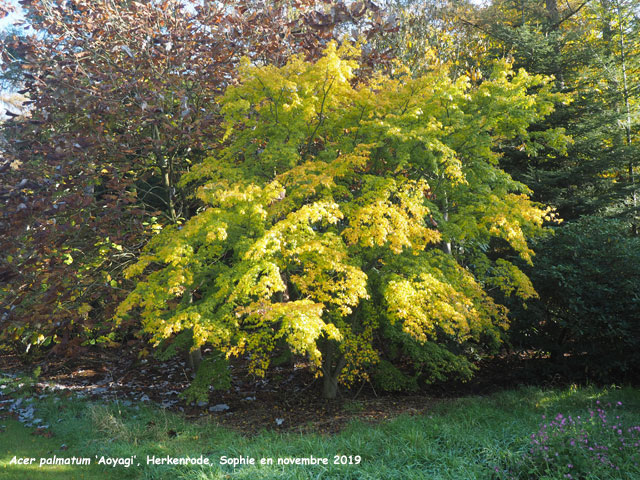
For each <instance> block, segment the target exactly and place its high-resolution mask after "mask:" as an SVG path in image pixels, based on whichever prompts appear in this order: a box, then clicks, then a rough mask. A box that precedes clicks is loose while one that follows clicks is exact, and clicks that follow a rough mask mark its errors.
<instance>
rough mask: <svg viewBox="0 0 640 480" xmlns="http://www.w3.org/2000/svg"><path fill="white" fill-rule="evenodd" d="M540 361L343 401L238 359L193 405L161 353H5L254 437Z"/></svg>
mask: <svg viewBox="0 0 640 480" xmlns="http://www.w3.org/2000/svg"><path fill="white" fill-rule="evenodd" d="M532 361H535V359H532V358H525V357H523V356H511V357H496V358H494V359H492V360H490V361H487V362H485V363H484V364H482V365H480V367H481V368H480V370H479V374H478V375H477V376H476V377H475V379H474V380H473V381H472V382H469V383H455V382H450V383H446V384H439V385H432V386H430V387H429V389H428V390H426V391H424V392H421V393H420V394H417V395H416V394H411V395H408V394H404V395H400V394H382V392H376V391H375V389H374V388H373V386H372V385H371V384H369V383H365V384H363V385H358V386H356V388H354V389H353V390H352V391H345V392H342V393H341V395H340V397H339V398H338V399H336V400H325V399H322V398H321V395H320V383H321V382H320V380H319V379H316V378H314V376H313V374H312V373H310V372H309V371H308V369H306V368H304V366H302V365H289V366H287V367H275V368H272V369H271V370H270V371H269V373H268V374H267V376H266V377H265V378H256V377H254V376H252V375H250V374H248V373H247V370H246V368H245V366H244V365H243V364H242V362H235V363H233V364H232V365H231V368H232V388H231V389H230V390H228V391H215V390H211V391H210V394H209V401H208V402H201V403H199V404H194V403H186V402H185V401H184V400H183V399H182V398H181V397H180V393H181V392H182V391H183V390H184V389H185V388H187V386H188V385H189V383H190V381H191V374H190V372H189V371H188V369H187V368H186V366H185V364H184V362H182V361H180V360H179V359H172V360H169V361H159V360H157V359H155V358H153V356H148V357H146V358H143V359H139V358H138V351H137V350H136V346H132V347H127V348H125V349H123V348H121V349H118V350H117V351H115V350H109V349H100V348H87V349H86V350H84V351H83V353H82V354H81V355H78V356H76V357H75V358H71V359H68V358H67V359H63V358H49V359H47V361H46V362H41V363H39V364H31V365H25V364H23V363H22V362H21V361H20V359H19V358H18V357H16V356H11V355H0V370H1V371H3V372H25V371H33V369H35V368H36V367H38V366H39V367H40V368H41V373H40V376H39V377H38V379H39V382H38V384H37V388H38V389H39V390H41V391H42V392H44V391H49V392H50V391H51V390H54V391H59V393H61V394H63V395H64V394H66V395H72V394H75V395H77V396H80V397H86V398H93V399H103V400H118V401H120V402H123V403H124V404H125V405H126V404H129V403H134V402H150V403H155V404H157V405H158V406H160V407H161V408H166V409H168V410H172V411H179V412H182V413H183V414H184V415H186V416H187V417H189V418H201V417H211V419H212V420H214V421H216V422H217V423H219V424H221V425H224V426H227V427H230V428H232V429H234V430H237V431H240V432H243V433H247V434H251V433H256V432H259V431H261V430H263V429H267V430H272V429H273V430H287V431H299V432H316V433H335V432H337V431H339V430H341V429H342V428H343V427H344V426H345V425H346V424H347V423H349V422H350V421H351V420H354V419H360V420H363V421H369V422H378V421H381V420H384V419H388V418H393V417H397V416H399V415H402V414H405V415H407V414H408V415H419V414H425V413H427V412H429V411H430V410H431V409H432V408H433V407H434V405H435V404H436V403H438V402H441V401H442V400H443V399H446V398H451V397H459V396H463V395H473V394H475V395H486V394H489V393H492V392H494V391H496V390H500V389H504V388H514V387H515V386H517V385H518V384H526V383H538V384H539V383H540V381H539V380H540V378H539V376H537V375H534V377H531V371H532V366H531V362H532ZM534 370H535V369H534ZM530 377H531V378H530ZM530 380H535V382H531V381H530ZM545 383H546V384H548V385H552V386H553V385H554V383H556V384H559V383H562V379H560V378H559V377H557V376H555V377H553V376H549V377H548V378H547V379H546V381H545ZM555 386H557V385H555Z"/></svg>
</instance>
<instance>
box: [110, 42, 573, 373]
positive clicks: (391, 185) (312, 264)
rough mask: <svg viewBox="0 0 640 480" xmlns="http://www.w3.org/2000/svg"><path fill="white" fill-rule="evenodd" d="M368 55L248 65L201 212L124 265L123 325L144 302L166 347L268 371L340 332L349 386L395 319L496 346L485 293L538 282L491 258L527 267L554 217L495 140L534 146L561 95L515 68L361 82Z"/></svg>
mask: <svg viewBox="0 0 640 480" xmlns="http://www.w3.org/2000/svg"><path fill="white" fill-rule="evenodd" d="M357 53H358V52H357V50H355V49H354V47H352V46H350V45H348V44H345V45H343V46H342V47H337V46H336V45H334V44H331V45H330V46H329V47H328V49H327V50H326V52H325V56H324V57H322V58H321V59H320V60H318V61H317V62H315V63H312V62H306V61H303V60H302V58H298V57H296V58H294V59H292V60H291V61H290V62H289V63H288V64H287V65H286V66H284V67H282V68H276V67H275V66H256V65H254V64H251V63H250V62H248V61H247V62H245V63H244V64H243V67H242V70H241V75H240V78H241V82H240V83H239V84H238V85H236V86H234V87H232V88H230V89H228V90H227V92H226V94H225V96H224V97H223V99H222V100H221V105H222V112H223V113H224V115H225V119H224V125H225V130H226V140H225V142H226V143H225V146H224V148H222V149H221V151H220V152H219V153H218V154H217V155H213V156H211V157H208V158H207V159H205V160H204V161H203V163H202V164H201V165H198V166H196V167H195V168H194V169H193V170H192V171H191V172H190V173H189V174H187V175H186V176H185V178H183V182H191V183H199V184H200V187H199V189H198V193H197V195H198V197H199V198H200V199H201V200H202V201H203V202H204V203H205V204H206V208H205V209H203V210H202V211H201V212H200V213H199V214H197V215H196V216H194V217H193V218H192V219H190V220H189V221H187V222H186V223H184V225H181V226H180V227H172V228H169V229H165V230H164V231H163V232H162V233H160V234H159V235H158V236H156V237H155V238H154V239H153V240H152V241H151V242H150V244H149V245H148V246H147V248H146V252H145V255H143V256H142V257H141V260H140V262H139V263H138V265H134V266H132V267H130V268H129V270H128V272H129V274H131V275H137V276H141V277H143V278H142V280H141V281H140V282H139V283H138V285H137V287H136V289H135V290H134V291H133V292H132V293H131V295H130V296H129V298H128V299H127V300H126V301H125V302H124V303H123V304H122V305H121V306H120V309H119V313H118V315H119V317H120V318H123V317H125V316H126V315H130V314H132V313H133V312H134V311H136V310H137V309H139V312H140V314H141V315H142V317H143V321H144V326H145V330H146V331H147V332H148V333H149V334H151V335H152V336H153V339H154V340H155V341H160V340H162V339H163V338H166V337H169V336H170V335H173V334H174V333H176V332H179V331H181V330H184V329H187V328H191V329H193V331H194V341H195V343H196V344H198V345H199V344H201V343H202V342H210V343H212V344H213V345H215V347H216V348H218V349H220V350H221V351H223V352H224V353H225V354H226V355H228V356H230V355H240V354H246V355H248V358H249V361H250V367H251V368H252V370H253V371H254V372H255V373H258V374H263V373H264V372H265V370H266V368H267V367H268V365H269V358H270V356H271V354H272V353H273V352H274V350H275V349H276V345H277V344H278V342H281V341H284V342H285V343H286V344H287V345H288V346H289V348H290V349H291V350H292V351H293V352H294V353H297V354H304V355H306V356H307V358H308V359H309V360H310V362H311V365H312V366H314V367H315V368H320V367H321V366H322V369H323V371H324V372H325V375H327V374H328V373H327V372H329V371H331V369H330V368H327V365H323V364H322V362H323V360H326V352H324V351H323V349H330V348H329V346H331V345H334V343H333V342H335V344H337V346H338V349H339V351H338V356H337V357H329V358H333V361H334V363H335V364H336V365H337V366H338V372H337V374H338V375H339V376H340V377H341V379H342V381H344V382H346V383H351V382H353V381H355V379H357V378H360V377H363V376H366V375H367V369H368V368H369V367H370V366H371V365H372V364H375V363H376V362H377V361H378V360H379V358H380V350H379V347H378V346H377V345H376V336H377V335H379V334H380V332H381V331H383V330H384V329H383V328H382V327H383V326H384V325H395V324H399V325H401V331H402V332H403V333H402V335H406V336H407V337H408V338H411V340H412V341H414V342H416V345H420V344H422V345H424V344H425V343H428V342H438V343H440V342H442V344H443V345H445V344H449V345H451V344H453V345H458V346H463V345H466V344H467V343H469V342H480V339H481V337H490V338H493V339H494V340H496V341H497V339H498V338H499V331H500V330H501V329H502V328H504V327H506V310H505V308H504V307H502V306H500V305H498V304H497V303H496V302H495V301H494V299H493V298H492V297H491V296H490V295H489V293H488V289H487V287H488V286H493V285H494V284H500V285H504V288H503V290H504V291H505V293H507V294H516V295H520V296H522V297H525V298H527V297H531V296H533V295H535V292H533V289H532V288H531V285H530V283H529V282H528V280H527V278H526V276H524V274H523V273H522V272H521V271H520V270H518V269H517V268H516V267H514V266H513V265H512V264H511V263H509V262H508V261H506V260H505V259H503V258H500V256H501V255H500V253H498V254H496V255H494V256H493V258H494V259H493V260H489V257H488V256H486V255H484V256H483V254H481V253H479V252H481V251H482V249H483V248H485V246H486V245H487V244H488V243H490V242H492V241H503V242H504V245H506V247H503V253H510V254H514V253H515V254H519V255H520V256H521V257H523V258H525V259H527V260H530V259H531V255H532V252H531V250H530V248H529V246H528V243H527V241H528V238H530V237H531V236H535V235H538V234H540V233H541V232H542V223H543V220H544V219H545V217H549V215H550V212H549V211H548V209H546V208H544V207H543V206H541V205H537V204H534V203H532V202H531V201H530V200H529V197H528V196H527V195H528V193H529V191H528V189H527V188H526V186H524V185H523V184H521V183H519V182H516V181H514V180H513V179H512V178H511V177H510V176H509V175H508V174H506V173H505V172H504V171H502V170H500V169H499V168H498V167H497V159H498V154H497V153H495V149H496V145H497V144H498V143H499V142H500V141H502V140H504V139H512V138H516V137H518V138H519V139H520V140H521V141H522V142H524V143H527V142H529V140H530V137H529V133H528V126H529V125H530V123H532V122H534V121H536V120H537V119H540V118H542V117H544V116H545V115H546V114H548V113H549V112H550V111H551V109H552V104H553V101H554V99H555V98H556V97H554V96H553V95H552V94H551V93H549V91H548V89H547V88H546V86H545V85H546V83H547V79H544V78H543V77H540V76H530V75H528V74H526V73H525V72H523V71H521V72H519V73H517V74H516V73H514V72H513V71H511V70H510V68H509V65H508V64H507V63H504V62H503V63H498V64H496V67H495V72H494V75H493V76H492V77H491V78H490V79H489V80H487V81H486V82H484V83H483V85H482V86H481V87H479V88H476V87H473V86H472V85H471V83H470V82H469V81H468V79H466V78H463V77H460V78H459V79H457V80H455V81H452V80H451V79H450V78H449V76H448V75H447V72H446V71H443V72H432V73H428V74H425V75H424V76H422V77H418V78H412V77H411V76H410V75H407V74H406V70H403V69H402V68H399V70H398V71H399V72H403V71H404V72H405V73H399V74H398V75H396V76H393V77H387V76H384V75H377V76H375V78H372V79H370V81H369V82H362V81H361V82H355V81H354V72H355V70H356V69H357V68H358V63H357V62H356V60H355V58H356V57H357ZM534 89H536V90H537V93H535V94H534V93H532V92H533V90H534ZM550 135H551V134H550ZM559 143H561V142H560V141H559ZM447 243H448V244H449V245H451V244H453V245H454V248H453V249H452V251H451V253H445V250H446V248H445V246H446V244H447ZM485 250H486V248H485ZM472 258H476V259H481V260H482V261H480V260H478V261H477V262H476V265H474V264H472V263H469V262H470V260H471V259H472ZM331 348H332V347H331ZM416 348H417V347H416ZM443 348H445V347H443ZM343 366H344V367H346V368H345V369H344V371H342V367H343ZM465 368H468V367H465Z"/></svg>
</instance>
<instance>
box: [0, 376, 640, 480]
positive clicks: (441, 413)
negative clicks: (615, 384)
mask: <svg viewBox="0 0 640 480" xmlns="http://www.w3.org/2000/svg"><path fill="white" fill-rule="evenodd" d="M597 400H600V401H601V402H612V403H615V402H618V401H621V402H623V404H624V409H623V416H624V420H625V421H626V422H627V423H628V424H629V425H640V390H637V389H632V388H623V389H617V388H611V389H604V390H603V389H594V388H571V389H564V390H542V389H539V388H524V389H519V390H516V391H506V392H502V393H498V394H495V395H492V396H490V397H473V398H462V399H458V400H451V401H443V402H442V403H440V404H439V405H438V406H437V407H436V408H435V410H434V411H433V412H432V413H430V414H429V415H425V416H412V417H409V416H403V417H399V418H397V419H395V420H390V421H388V422H385V423H380V424H376V425H372V424H368V423H364V422H354V423H352V424H350V425H349V427H348V428H347V429H346V430H344V431H343V432H341V433H339V434H337V435H334V436H320V435H309V434H296V433H281V432H270V431H262V432H258V433H257V434H256V435H255V436H252V437H247V436H243V435H240V434H238V433H234V432H231V431H228V430H226V429H224V428H221V427H218V426H216V425H214V424H212V423H211V422H209V421H198V422H190V421H186V420H185V419H183V418H182V417H180V416H178V415H174V414H170V413H166V412H164V411H162V410H158V409H154V408H151V407H145V406H139V407H127V408H125V407H122V406H120V405H118V404H99V403H93V402H88V401H81V400H69V399H58V400H55V399H52V398H49V399H46V400H42V401H39V403H38V405H39V410H38V415H39V416H43V417H44V418H45V419H46V421H47V422H49V423H50V424H51V425H52V427H51V428H52V430H53V432H54V434H55V436H54V437H53V438H51V439H45V438H42V437H33V436H31V435H29V433H28V431H26V430H25V429H24V428H22V427H20V426H19V425H17V424H16V423H15V422H8V421H2V422H1V423H7V422H8V425H7V430H6V431H5V432H4V433H0V442H1V443H0V445H1V447H2V448H1V450H0V451H1V452H5V453H3V454H0V478H16V479H18V478H20V479H22V478H53V479H55V478H65V479H67V478H97V476H96V473H98V474H101V475H100V476H101V477H103V478H104V477H105V476H106V478H110V479H111V478H117V479H119V478H122V479H127V478H136V479H138V478H140V479H166V478H171V479H174V478H176V479H189V480H213V479H246V480H259V479H287V480H288V479H341V480H342V479H345V480H346V479H358V480H360V479H362V480H364V479H372V480H374V479H375V480H378V479H389V480H393V479H409V480H417V479H452V480H453V479H455V480H460V479H463V480H464V479H494V478H496V477H495V474H494V470H493V469H494V467H495V466H504V465H514V464H517V462H518V460H519V459H520V458H521V457H522V454H523V453H524V452H525V451H526V450H527V449H528V448H529V440H530V435H531V434H532V433H533V432H536V431H537V428H538V425H539V423H540V422H541V416H542V415H543V414H544V415H547V416H551V415H555V414H557V413H558V412H562V413H563V414H573V415H579V414H584V412H586V411H587V410H588V409H589V407H592V406H593V405H595V402H596V401H597ZM62 443H65V444H67V445H68V450H65V451H64V452H61V451H60V450H59V448H60V445H61V444H62ZM56 449H58V450H56ZM54 453H55V454H56V455H58V456H86V457H92V458H93V459H94V460H93V462H94V465H92V466H91V467H55V468H54V467H50V468H48V469H47V470H46V471H45V470H42V471H40V470H39V469H38V467H31V468H30V469H28V470H26V469H27V467H16V466H9V465H8V462H9V461H10V459H11V458H12V457H13V456H14V455H18V456H25V457H36V458H39V457H43V456H51V455H52V454H54ZM148 455H156V456H158V457H162V456H166V455H169V456H170V457H182V456H189V457H199V456H200V455H202V456H204V457H206V458H209V459H210V461H211V465H209V466H167V465H147V462H146V458H147V456H148ZM335 455H346V456H347V459H348V456H349V455H351V456H353V457H355V456H356V455H358V456H360V457H361V461H360V463H359V464H358V465H355V464H352V465H339V464H338V465H336V464H334V462H333V461H334V456H335ZM96 456H97V457H96ZM100 456H105V457H121V458H130V457H132V456H135V459H134V460H135V463H136V465H134V466H131V467H130V468H124V467H122V466H117V467H115V468H114V467H105V466H102V465H96V464H95V462H96V461H97V459H96V458H100ZM223 456H226V457H245V458H246V457H249V458H254V459H255V461H256V465H247V466H241V467H237V468H235V469H234V468H232V467H231V466H229V465H220V459H221V458H222V457H223ZM310 456H314V457H322V458H327V459H328V461H329V465H326V466H325V465H316V466H304V465H297V466H296V465H287V466H283V465H277V464H276V462H277V459H278V458H285V457H291V458H305V457H310ZM261 458H272V459H273V460H274V465H260V459H261ZM137 463H139V464H140V465H139V466H138V465H137ZM25 473H26V475H25ZM39 473H43V475H42V476H41V477H38V476H37V475H38V474H39ZM45 473H46V477H45V475H44V474H45ZM56 475H57V476H56ZM74 475H75V477H74ZM83 475H84V477H83ZM638 475H639V476H638V477H633V476H628V477H624V478H640V470H638ZM548 478H555V477H553V476H550V477H548ZM614 478H615V479H619V478H623V477H620V476H618V477H616V476H612V477H611V479H614Z"/></svg>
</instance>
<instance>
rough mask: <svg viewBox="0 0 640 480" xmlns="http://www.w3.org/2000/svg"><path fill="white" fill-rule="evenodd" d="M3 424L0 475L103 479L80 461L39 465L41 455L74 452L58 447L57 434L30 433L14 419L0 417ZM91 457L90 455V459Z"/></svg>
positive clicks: (7, 479) (6, 478)
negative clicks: (76, 462)
mask: <svg viewBox="0 0 640 480" xmlns="http://www.w3.org/2000/svg"><path fill="white" fill-rule="evenodd" d="M0 422H1V423H2V425H4V426H5V427H6V428H4V429H3V430H2V431H1V432H0V452H3V454H2V455H1V456H0V478H1V479H3V480H13V479H15V480H25V479H29V480H39V479H43V480H44V479H47V480H74V479H88V480H91V479H104V473H100V472H99V471H98V470H97V469H96V468H95V467H92V466H83V465H46V464H45V465H42V466H40V461H41V459H53V458H54V456H55V457H56V458H71V457H74V456H76V455H74V453H73V452H72V451H71V450H65V451H63V450H61V448H60V447H61V446H62V443H63V442H62V441H61V440H60V439H58V438H55V437H53V438H45V437H43V436H41V435H32V434H31V431H32V429H28V428H26V427H24V426H23V425H22V424H20V423H19V422H18V421H16V420H11V419H3V420H1V421H0ZM14 457H15V458H16V460H22V461H23V462H24V459H25V458H26V459H33V460H31V462H29V461H28V460H27V462H28V464H18V463H17V462H15V461H14V462H13V463H12V460H13V459H14ZM91 460H93V459H91Z"/></svg>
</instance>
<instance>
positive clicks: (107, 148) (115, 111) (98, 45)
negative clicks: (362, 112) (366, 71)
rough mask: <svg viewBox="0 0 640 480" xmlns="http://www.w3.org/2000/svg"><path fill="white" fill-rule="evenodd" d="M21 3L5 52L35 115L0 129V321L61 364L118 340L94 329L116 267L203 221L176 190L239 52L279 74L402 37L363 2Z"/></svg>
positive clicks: (210, 124) (209, 145) (15, 338)
mask: <svg viewBox="0 0 640 480" xmlns="http://www.w3.org/2000/svg"><path fill="white" fill-rule="evenodd" d="M20 3H21V4H22V7H23V9H24V10H25V13H26V19H27V20H26V23H27V24H28V25H30V26H31V28H30V29H29V30H27V34H25V35H24V36H15V35H14V36H10V37H9V38H7V40H6V42H5V44H4V45H3V48H2V56H3V65H4V66H9V65H11V66H14V67H15V66H16V64H18V65H19V66H20V67H21V69H22V71H23V78H24V84H23V85H22V87H21V90H20V93H22V94H24V95H25V96H26V98H27V99H28V100H27V102H26V105H25V107H26V108H27V109H28V112H27V113H26V115H25V116H23V117H20V118H15V119H12V120H10V121H9V122H6V124H5V125H4V126H3V136H4V138H5V139H7V140H8V141H7V142H5V144H4V146H3V150H4V152H3V154H2V155H3V156H2V165H0V169H1V170H2V174H3V178H2V183H1V184H0V196H2V198H3V202H4V203H5V207H6V208H5V209H4V211H3V213H2V218H1V219H0V222H1V224H0V230H2V240H1V242H2V253H0V259H1V260H0V261H1V264H0V282H2V283H0V288H1V290H0V294H1V296H0V299H1V301H2V303H3V309H2V313H1V315H2V317H1V320H0V321H2V331H3V335H4V339H5V341H8V342H13V343H14V345H15V346H17V347H19V348H20V349H22V350H23V351H24V349H27V350H29V348H31V346H33V345H39V346H46V345H49V344H55V350H57V351H58V352H60V353H67V354H73V353H76V352H77V351H78V347H79V346H80V344H81V343H82V342H86V341H91V342H94V341H102V342H106V343H110V342H113V341H114V339H116V337H114V336H113V335H110V336H109V335H108V336H105V335H103V333H105V332H106V330H105V328H103V327H104V326H101V325H100V324H99V322H100V321H102V320H104V319H106V318H109V317H110V316H111V313H112V308H113V305H115V304H117V300H118V299H120V298H122V295H123V294H126V292H127V288H128V286H127V285H126V284H125V283H123V280H122V277H121V275H120V272H121V270H122V269H123V268H124V267H126V265H127V264H129V263H130V262H132V261H134V260H135V258H136V256H137V252H138V250H139V248H140V247H141V246H142V245H144V243H145V242H146V239H147V238H148V236H149V235H150V234H151V233H152V232H154V231H156V230H159V229H161V228H162V227H163V225H166V224H176V223H180V222H182V221H184V220H185V219H188V218H189V217H190V216H191V215H193V214H194V213H195V209H196V208H197V204H193V202H191V201H189V200H188V195H187V193H188V192H185V191H184V190H183V189H181V188H180V187H178V186H177V185H176V181H177V179H178V178H179V177H180V176H181V175H182V174H183V173H184V172H186V171H188V170H189V169H190V166H191V165H192V164H194V163H198V162H199V161H200V159H202V158H204V157H205V156H208V155H210V154H211V152H212V151H215V150H216V149H218V148H219V147H220V145H221V135H219V131H218V124H219V118H220V117H219V108H218V105H217V103H216V98H217V96H218V95H219V94H221V93H222V91H223V90H224V89H225V87H226V86H228V85H230V84H233V83H234V81H235V77H236V67H237V65H238V62H239V60H240V59H241V58H242V57H243V56H247V57H249V58H250V59H251V61H252V62H254V63H256V64H266V63H270V64H276V65H282V64H284V62H285V61H286V60H287V59H288V58H290V56H291V55H292V54H294V53H302V54H303V55H305V56H306V57H307V58H309V59H311V58H314V57H317V56H318V55H319V53H320V52H321V51H322V49H323V47H324V45H325V44H326V43H327V41H328V40H330V39H332V38H334V37H336V36H338V35H342V34H344V33H347V32H355V33H357V34H361V33H362V34H365V35H374V34H376V32H380V31H384V30H385V29H387V30H388V29H392V28H394V25H393V24H392V23H390V22H387V21H386V20H385V19H384V18H383V17H382V14H381V12H380V10H379V8H378V7H377V6H376V5H375V4H373V3H372V2H369V1H364V2H352V3H350V4H349V5H346V4H344V3H342V2H334V3H332V4H331V5H326V4H325V2H320V1H315V0H306V1H288V2H275V3H268V2H267V3H260V2H252V1H241V2H230V1H223V2H205V4H204V5H198V4H197V2H191V4H190V5H186V3H187V2H180V1H178V0H164V1H155V2H151V1H144V2H135V1H122V0H120V1H102V0H98V1H97V0H89V1H85V0H77V1H67V2H57V1H50V0H23V1H21V2H20ZM7 11H8V10H7V8H6V7H2V9H0V12H2V13H3V14H6V12H7ZM347 27H349V28H347ZM380 58H381V56H380V55H379V56H378V57H377V59H373V57H372V59H370V60H369V64H372V63H375V62H378V61H379V60H380ZM365 63H366V62H365Z"/></svg>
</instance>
